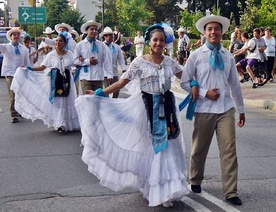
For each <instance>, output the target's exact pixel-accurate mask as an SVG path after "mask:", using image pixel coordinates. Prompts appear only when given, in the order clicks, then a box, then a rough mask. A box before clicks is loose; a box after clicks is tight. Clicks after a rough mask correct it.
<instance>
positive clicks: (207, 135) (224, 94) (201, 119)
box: [180, 15, 245, 205]
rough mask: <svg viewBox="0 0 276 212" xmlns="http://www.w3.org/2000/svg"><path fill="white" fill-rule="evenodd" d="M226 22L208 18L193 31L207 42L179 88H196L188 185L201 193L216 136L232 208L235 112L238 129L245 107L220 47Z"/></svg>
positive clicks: (233, 70) (234, 195)
mask: <svg viewBox="0 0 276 212" xmlns="http://www.w3.org/2000/svg"><path fill="white" fill-rule="evenodd" d="M229 25H230V21H229V19H227V18H225V17H222V16H215V15H209V16H205V17H203V18H201V19H199V20H198V21H197V23H196V27H197V29H198V31H199V32H201V33H204V35H205V36H206V42H205V44H204V45H203V46H201V47H199V48H198V49H196V50H195V51H193V52H192V53H191V55H190V57H189V59H188V60H187V62H186V64H185V66H184V70H183V72H182V78H181V83H180V85H181V87H182V88H183V89H184V90H186V91H188V92H190V91H191V88H190V81H192V80H193V79H195V80H197V81H198V84H199V95H200V96H199V99H198V100H197V104H196V108H195V121H194V130H193V135H192V139H193V140H192V150H191V157H190V167H189V168H190V171H189V181H190V183H191V189H192V191H193V192H195V193H200V192H201V183H202V181H203V179H204V166H205V162H206V158H207V154H208V150H209V147H210V144H211V141H212V138H213V135H214V132H216V137H217V142H218V147H219V152H220V153H219V155H220V162H221V175H222V191H223V193H224V195H225V198H226V200H227V201H228V202H229V203H231V204H234V205H241V204H242V202H241V200H240V198H239V197H238V192H237V181H238V179H237V177H238V162H237V153H236V132H235V108H234V106H236V110H237V111H238V113H239V114H240V115H239V121H238V123H237V125H238V127H242V126H243V125H244V123H245V114H244V103H243V97H242V93H241V87H240V82H239V80H238V74H237V69H236V66H235V60H234V57H233V55H232V54H231V53H230V52H229V51H228V50H226V49H225V48H224V47H223V46H222V45H221V37H222V34H223V33H225V31H227V29H228V27H229Z"/></svg>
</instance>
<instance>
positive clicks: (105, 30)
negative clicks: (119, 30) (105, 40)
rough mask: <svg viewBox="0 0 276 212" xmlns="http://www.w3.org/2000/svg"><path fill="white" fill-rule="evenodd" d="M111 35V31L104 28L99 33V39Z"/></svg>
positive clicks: (108, 28)
mask: <svg viewBox="0 0 276 212" xmlns="http://www.w3.org/2000/svg"><path fill="white" fill-rule="evenodd" d="M110 34H113V31H112V29H111V28H110V27H105V28H104V30H103V31H102V32H101V34H100V37H103V36H104V35H110Z"/></svg>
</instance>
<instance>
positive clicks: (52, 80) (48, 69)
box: [11, 32, 79, 133]
mask: <svg viewBox="0 0 276 212" xmlns="http://www.w3.org/2000/svg"><path fill="white" fill-rule="evenodd" d="M68 40H69V34H68V33H67V32H61V33H59V34H58V37H57V38H56V39H55V42H56V46H55V49H54V50H53V51H51V52H50V53H49V54H47V56H46V58H45V59H44V60H43V62H42V63H41V66H38V67H30V66H27V67H25V68H22V67H20V68H18V69H17V72H16V74H15V76H14V80H13V83H12V85H11V89H12V90H13V91H14V93H15V101H16V103H15V107H16V110H18V111H19V113H20V114H21V115H22V116H23V117H24V118H27V119H30V120H32V121H34V120H36V119H40V120H42V121H43V122H44V124H45V125H48V127H54V128H55V130H57V131H58V132H59V133H64V132H66V131H73V130H78V129H79V122H78V115H77V111H76V108H75V106H74V101H75V99H76V98H77V96H76V89H75V85H74V80H73V77H72V74H71V67H72V64H73V53H72V52H71V51H68V50H66V45H68Z"/></svg>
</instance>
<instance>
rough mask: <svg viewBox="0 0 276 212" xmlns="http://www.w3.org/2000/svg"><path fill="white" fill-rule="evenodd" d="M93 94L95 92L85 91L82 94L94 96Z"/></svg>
mask: <svg viewBox="0 0 276 212" xmlns="http://www.w3.org/2000/svg"><path fill="white" fill-rule="evenodd" d="M94 93H95V91H93V90H86V91H85V92H84V94H86V95H94Z"/></svg>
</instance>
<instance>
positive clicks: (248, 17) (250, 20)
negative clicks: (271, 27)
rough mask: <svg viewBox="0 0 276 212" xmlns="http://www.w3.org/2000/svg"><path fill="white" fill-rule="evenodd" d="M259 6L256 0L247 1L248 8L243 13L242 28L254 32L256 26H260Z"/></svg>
mask: <svg viewBox="0 0 276 212" xmlns="http://www.w3.org/2000/svg"><path fill="white" fill-rule="evenodd" d="M259 7H260V6H256V4H255V2H254V0H247V1H246V8H245V10H244V12H242V15H241V28H242V30H243V31H244V32H252V30H253V29H254V28H256V27H259V26H260V25H259V22H258V20H259V18H260V17H259Z"/></svg>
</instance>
